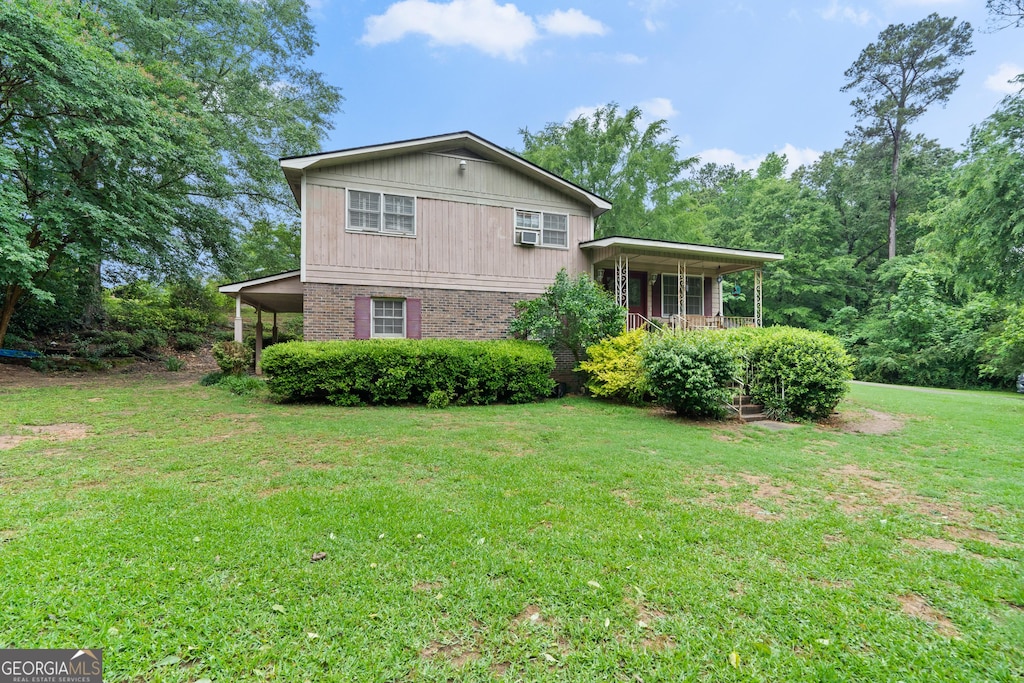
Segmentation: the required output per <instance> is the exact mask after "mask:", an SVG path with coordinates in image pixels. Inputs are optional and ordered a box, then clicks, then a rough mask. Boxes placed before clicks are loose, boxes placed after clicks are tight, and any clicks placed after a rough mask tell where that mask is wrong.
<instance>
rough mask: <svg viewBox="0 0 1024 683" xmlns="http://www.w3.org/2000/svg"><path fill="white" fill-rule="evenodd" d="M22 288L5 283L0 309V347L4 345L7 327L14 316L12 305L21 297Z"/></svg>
mask: <svg viewBox="0 0 1024 683" xmlns="http://www.w3.org/2000/svg"><path fill="white" fill-rule="evenodd" d="M22 291H24V290H22V288H21V287H19V286H18V285H7V288H6V290H5V291H4V307H3V310H0V349H2V348H3V347H4V339H5V338H6V337H7V327H8V326H9V325H10V324H11V318H12V317H14V306H15V305H16V304H17V303H18V299H20V298H21V293H22Z"/></svg>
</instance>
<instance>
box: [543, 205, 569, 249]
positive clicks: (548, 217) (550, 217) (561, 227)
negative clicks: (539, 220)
mask: <svg viewBox="0 0 1024 683" xmlns="http://www.w3.org/2000/svg"><path fill="white" fill-rule="evenodd" d="M540 241H541V244H546V245H548V246H552V247H567V246H569V217H568V216H565V215H562V214H557V213H546V214H544V230H543V231H542V232H541V236H540Z"/></svg>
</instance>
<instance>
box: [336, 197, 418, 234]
mask: <svg viewBox="0 0 1024 683" xmlns="http://www.w3.org/2000/svg"><path fill="white" fill-rule="evenodd" d="M348 229H349V230H355V231H359V232H378V233H384V234H389V235H405V236H408V237H414V236H415V235H416V198H415V197H406V196H403V195H397V194H384V193H380V192H363V191H361V190H349V191H348Z"/></svg>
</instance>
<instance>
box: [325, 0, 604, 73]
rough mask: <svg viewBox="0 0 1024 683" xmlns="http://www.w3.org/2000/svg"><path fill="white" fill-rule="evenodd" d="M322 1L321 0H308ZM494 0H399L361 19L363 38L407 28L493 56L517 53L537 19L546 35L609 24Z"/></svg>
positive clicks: (393, 37)
mask: <svg viewBox="0 0 1024 683" xmlns="http://www.w3.org/2000/svg"><path fill="white" fill-rule="evenodd" d="M307 1H308V2H325V1H326V0H307ZM498 2H499V0H450V2H439V1H434V0H401V1H400V2H396V3H393V4H392V5H390V6H389V7H388V8H387V10H385V11H384V14H376V15H373V16H371V17H368V18H367V19H366V32H365V33H364V34H363V37H362V42H364V43H366V44H367V45H380V44H382V43H392V42H396V41H399V40H402V39H403V38H405V37H406V36H408V35H411V34H420V35H424V36H427V37H428V38H429V39H430V42H431V44H432V45H445V46H450V47H459V46H467V47H472V48H475V49H477V50H480V51H481V52H483V53H484V54H487V55H490V56H492V57H504V58H506V59H522V58H523V54H524V51H525V50H526V48H527V47H528V46H529V45H530V44H531V43H533V42H535V41H536V40H538V39H539V38H540V37H541V34H540V32H539V31H538V28H537V26H538V24H539V25H540V26H541V27H542V28H543V29H544V30H545V31H546V32H547V33H549V34H551V35H560V36H570V37H576V36H581V35H599V36H600V35H604V34H605V33H607V32H608V28H607V27H606V26H605V25H604V24H602V23H601V22H600V21H598V20H597V19H594V18H592V17H589V16H587V15H586V14H584V13H583V12H581V11H580V10H578V9H569V10H555V11H554V12H552V13H550V14H547V15H544V16H541V17H537V19H536V20H534V18H533V17H531V16H530V15H528V14H525V13H523V12H521V11H520V10H519V8H517V7H516V6H515V5H514V4H512V3H507V4H504V5H501V4H498Z"/></svg>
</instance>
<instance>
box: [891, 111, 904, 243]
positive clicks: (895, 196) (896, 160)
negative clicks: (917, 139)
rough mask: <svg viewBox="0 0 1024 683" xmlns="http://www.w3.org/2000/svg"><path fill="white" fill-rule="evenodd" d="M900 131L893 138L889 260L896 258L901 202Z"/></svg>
mask: <svg viewBox="0 0 1024 683" xmlns="http://www.w3.org/2000/svg"><path fill="white" fill-rule="evenodd" d="M900 132H901V131H900V130H899V129H897V130H896V132H895V133H894V134H893V136H892V176H891V177H890V179H889V258H890V259H894V258H896V207H897V206H898V202H899V192H898V191H897V182H898V181H899V174H900V142H902V140H900V137H901V135H900Z"/></svg>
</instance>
